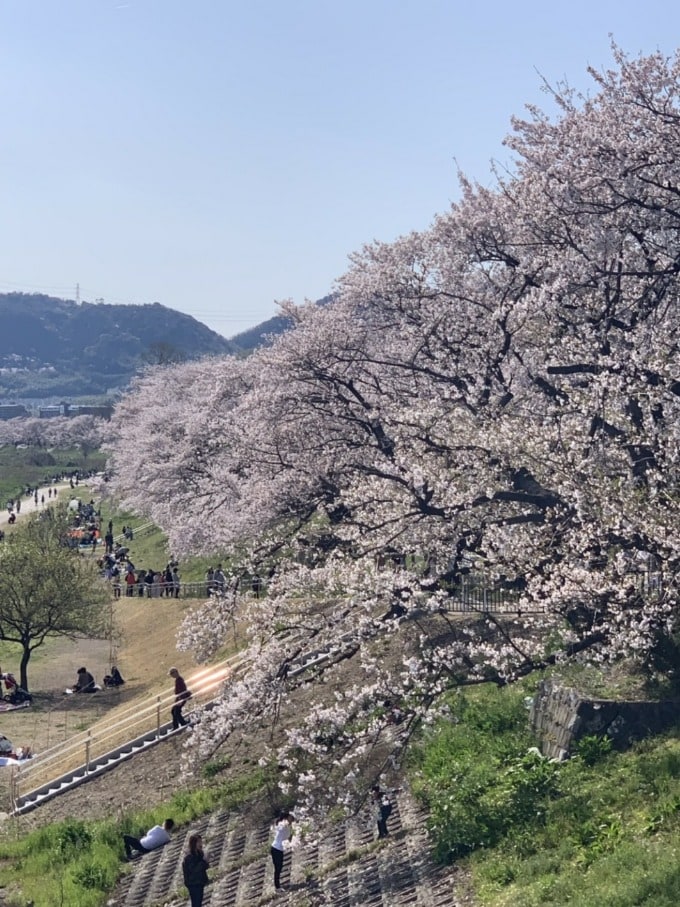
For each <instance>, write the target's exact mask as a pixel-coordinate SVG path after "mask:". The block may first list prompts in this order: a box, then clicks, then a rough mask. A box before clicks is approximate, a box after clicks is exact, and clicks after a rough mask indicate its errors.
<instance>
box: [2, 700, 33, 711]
mask: <svg viewBox="0 0 680 907" xmlns="http://www.w3.org/2000/svg"><path fill="white" fill-rule="evenodd" d="M30 704H31V703H30V702H29V701H28V700H26V701H25V702H16V703H14V702H7V701H6V700H4V699H0V712H13V711H14V710H15V709H27V708H28V707H29V706H30Z"/></svg>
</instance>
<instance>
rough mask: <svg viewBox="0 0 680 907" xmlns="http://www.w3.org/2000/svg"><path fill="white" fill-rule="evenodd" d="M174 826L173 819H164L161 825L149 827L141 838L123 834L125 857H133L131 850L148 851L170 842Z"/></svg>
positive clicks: (130, 858) (141, 852)
mask: <svg viewBox="0 0 680 907" xmlns="http://www.w3.org/2000/svg"><path fill="white" fill-rule="evenodd" d="M174 827H175V820H174V819H166V820H165V822H163V824H162V825H154V827H153V828H150V829H149V830H148V831H147V833H146V834H145V835H144V837H143V838H134V837H133V836H132V835H123V846H124V847H125V859H126V860H132V859H133V851H137V853H139V854H145V853H150V852H151V851H152V850H157V849H158V848H159V847H163V845H165V844H169V843H170V832H171V831H172V830H173V828H174Z"/></svg>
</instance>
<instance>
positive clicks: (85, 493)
mask: <svg viewBox="0 0 680 907" xmlns="http://www.w3.org/2000/svg"><path fill="white" fill-rule="evenodd" d="M50 490H51V491H52V496H51V497H50ZM55 491H57V492H58V493H57V495H56V497H55V494H54V492H55ZM43 497H44V498H45V503H44V504H43V503H42V499H43ZM86 497H87V499H88V500H89V499H90V498H91V497H92V495H91V494H90V489H89V488H88V487H87V486H86V485H84V484H83V483H81V484H80V485H76V487H75V488H74V489H73V490H71V486H70V484H69V483H68V482H55V483H54V484H50V485H41V486H40V488H38V502H37V504H36V501H35V497H34V495H30V496H29V495H25V494H24V495H22V496H21V510H20V511H19V513H18V514H17V519H18V520H20V519H21V518H22V516H25V515H26V514H27V513H35V512H36V511H37V510H44V509H45V507H48V506H49V505H50V504H51V503H52V502H53V501H66V502H68V501H69V500H70V499H71V498H81V500H82V499H84V498H86ZM8 522H9V511H8V510H7V507H6V506H5V507H3V509H2V510H0V526H4V525H6V524H7V523H8Z"/></svg>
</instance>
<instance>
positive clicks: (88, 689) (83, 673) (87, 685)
mask: <svg viewBox="0 0 680 907" xmlns="http://www.w3.org/2000/svg"><path fill="white" fill-rule="evenodd" d="M96 689H97V685H96V684H95V682H94V677H93V676H92V674H90V672H89V671H88V670H87V668H78V678H77V680H76V682H75V684H74V686H73V692H74V693H94V691H95V690H96Z"/></svg>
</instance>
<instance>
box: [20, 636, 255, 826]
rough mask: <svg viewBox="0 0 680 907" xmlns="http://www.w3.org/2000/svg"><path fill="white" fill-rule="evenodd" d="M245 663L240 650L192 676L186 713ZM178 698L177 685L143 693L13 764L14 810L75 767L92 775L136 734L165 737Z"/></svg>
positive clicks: (83, 772)
mask: <svg viewBox="0 0 680 907" xmlns="http://www.w3.org/2000/svg"><path fill="white" fill-rule="evenodd" d="M243 666H244V661H243V657H242V656H241V655H240V654H237V655H233V656H231V657H230V658H227V659H226V660H224V661H222V662H220V663H218V664H214V665H210V666H209V667H206V668H204V669H201V670H199V671H196V672H195V673H194V674H192V675H191V676H190V677H187V679H186V682H187V686H188V688H189V690H190V691H191V698H190V699H189V700H187V701H186V704H185V707H184V711H185V717H186V715H188V714H190V713H191V709H192V707H194V706H201V705H205V704H206V703H208V702H210V701H211V700H213V699H214V698H215V696H216V694H217V692H218V691H219V688H220V686H221V684H222V683H223V681H224V680H225V679H226V678H227V677H228V676H229V675H230V674H232V673H234V672H235V671H238V670H239V669H242V668H243ZM83 695H95V696H96V695H97V694H96V693H94V694H83ZM174 703H175V695H174V692H172V691H170V692H168V693H165V694H163V695H156V696H150V697H148V698H147V699H146V700H142V701H141V702H140V701H139V700H138V699H137V700H135V701H133V702H131V703H130V705H129V706H128V707H127V708H126V709H125V710H123V711H118V712H117V713H116V715H115V717H114V718H113V719H112V720H107V719H104V720H102V721H100V722H97V723H96V724H95V725H94V726H93V727H91V728H89V729H88V730H86V731H81V732H80V733H78V734H76V735H75V736H73V737H71V738H70V739H69V740H67V741H64V742H63V743H59V744H57V745H55V746H52V747H50V748H49V749H47V750H45V751H44V752H42V753H38V754H36V755H34V756H33V757H32V758H31V759H29V760H26V761H24V762H22V763H20V764H18V765H16V766H13V767H12V776H11V781H10V808H11V810H12V811H14V810H15V809H16V807H17V804H19V803H20V802H21V801H23V800H25V799H27V798H30V797H31V795H32V793H34V792H37V791H39V790H44V789H45V788H46V787H48V786H49V785H50V784H51V783H53V782H55V781H56V779H59V778H62V777H63V776H65V775H67V774H68V773H69V772H75V771H76V770H78V771H79V772H80V773H82V774H84V775H87V774H88V772H90V771H92V770H93V768H94V765H95V763H96V762H97V761H98V760H100V761H101V760H102V758H103V757H105V756H107V755H110V754H111V753H114V752H115V751H119V750H121V749H122V748H123V747H125V745H126V744H128V743H129V742H130V741H132V740H134V739H136V738H139V737H141V736H144V735H146V736H147V738H148V739H152V738H158V739H160V738H161V736H162V729H163V728H164V727H165V726H166V724H167V720H168V717H169V713H170V709H171V708H172V706H173V705H174Z"/></svg>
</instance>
